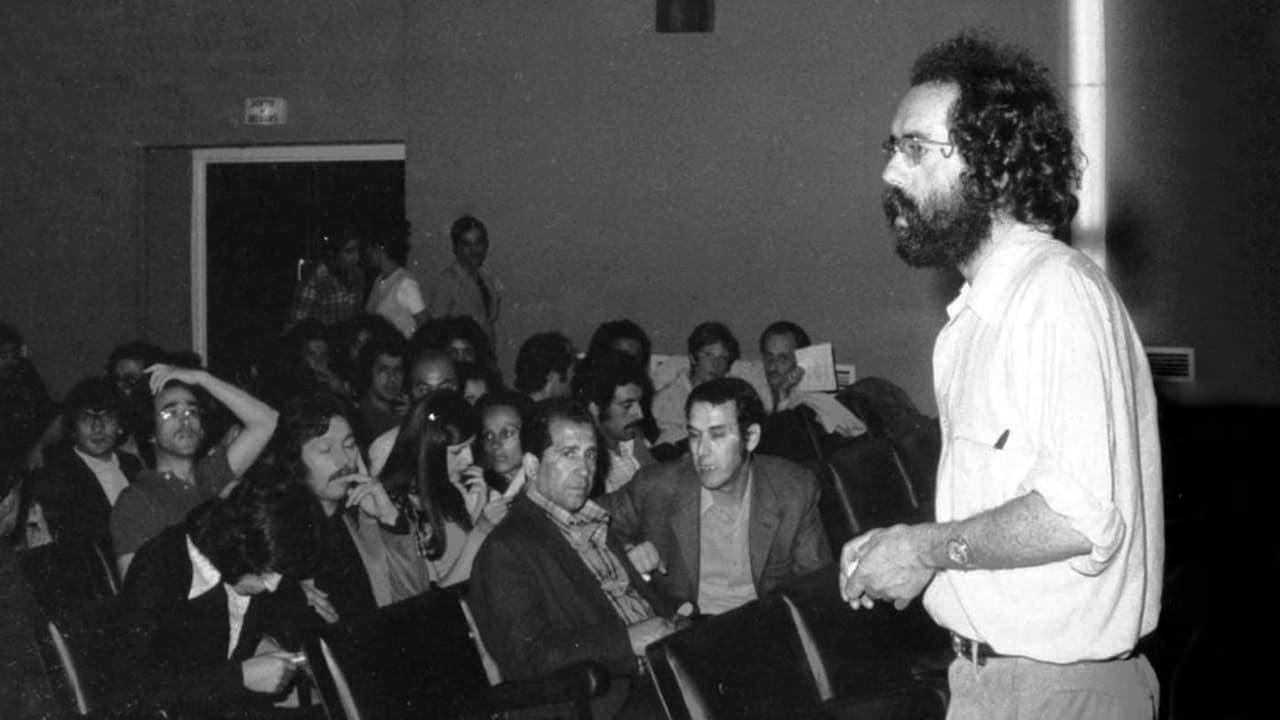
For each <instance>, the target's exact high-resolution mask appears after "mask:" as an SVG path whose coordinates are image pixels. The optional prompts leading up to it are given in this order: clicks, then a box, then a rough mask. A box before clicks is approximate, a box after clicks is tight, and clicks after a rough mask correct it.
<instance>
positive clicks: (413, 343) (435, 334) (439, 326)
mask: <svg viewBox="0 0 1280 720" xmlns="http://www.w3.org/2000/svg"><path fill="white" fill-rule="evenodd" d="M409 349H410V352H412V353H414V354H416V353H418V352H421V351H422V350H428V349H429V350H444V351H446V352H448V353H449V354H450V355H452V356H453V361H454V362H457V363H480V364H481V365H485V366H488V367H491V366H494V365H495V359H494V356H493V345H492V343H490V342H489V336H487V335H485V334H484V329H483V328H481V327H480V325H479V324H478V323H476V321H475V320H473V319H472V318H470V317H468V316H466V315H450V316H446V317H433V318H431V319H430V320H428V321H426V322H424V323H422V326H421V327H419V328H418V329H417V331H416V332H414V334H413V338H411V339H410V340H409Z"/></svg>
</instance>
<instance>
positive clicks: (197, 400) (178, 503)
mask: <svg viewBox="0 0 1280 720" xmlns="http://www.w3.org/2000/svg"><path fill="white" fill-rule="evenodd" d="M147 373H148V374H149V375H150V380H149V386H150V388H151V392H152V395H153V401H152V409H153V413H152V415H151V416H150V417H149V418H147V419H148V420H149V421H150V422H151V423H152V424H153V428H152V429H151V440H152V442H153V443H154V445H155V458H156V463H155V467H154V468H153V469H151V470H145V471H143V472H140V473H138V476H137V478H136V479H134V481H133V483H132V484H131V485H130V486H129V487H127V488H125V489H124V490H122V491H121V492H120V495H119V497H118V498H116V504H115V506H114V507H113V508H112V510H111V543H112V547H113V548H114V549H115V553H116V563H117V565H118V566H119V569H120V576H121V577H124V575H125V573H126V572H127V571H128V569H129V563H130V562H131V561H132V560H133V555H134V553H136V552H137V551H138V549H139V548H140V547H142V545H143V543H145V542H146V541H148V540H150V539H151V538H153V537H155V536H156V535H159V534H160V531H161V530H164V529H165V528H166V527H168V526H170V525H175V524H177V523H179V522H182V520H183V519H185V518H186V516H187V513H188V512H190V511H191V510H192V509H194V508H195V507H196V506H197V505H199V504H200V503H202V502H204V501H205V500H209V499H212V498H213V497H214V496H216V495H218V494H219V493H220V492H222V491H223V490H224V489H225V488H226V487H227V486H228V485H230V484H231V483H232V482H234V481H235V480H237V479H239V477H240V476H241V475H243V474H244V473H245V471H246V470H248V469H249V467H250V466H251V465H253V463H254V462H255V461H256V460H257V459H258V455H259V454H261V453H262V450H263V448H265V447H266V446H267V443H268V442H269V441H270V440H271V434H272V433H274V432H275V429H276V419H277V417H278V413H276V411H275V410H274V409H272V408H271V406H269V405H267V404H266V403H264V402H262V401H261V400H259V399H257V398H255V397H253V396H252V395H250V394H249V393H247V392H245V391H244V390H241V389H240V388H238V387H236V386H234V385H232V384H231V383H228V382H226V381H224V380H221V379H219V378H217V377H214V376H213V375H211V374H209V373H208V372H206V371H204V370H202V369H200V368H191V367H177V366H174V365H152V366H151V367H149V368H147ZM205 393H207V394H208V395H209V396H212V397H213V399H214V400H216V401H218V402H220V403H222V404H223V405H224V406H225V407H226V408H227V409H228V410H230V411H231V414H232V415H234V416H235V418H236V420H237V421H239V423H240V429H239V431H238V432H237V433H236V435H235V439H233V440H232V441H231V442H230V443H226V444H223V443H219V444H217V445H216V446H215V447H214V448H213V450H211V451H210V452H209V453H208V454H207V455H205V456H203V457H200V452H201V450H202V449H203V446H204V416H205V408H204V404H203V403H202V402H201V396H203V395H204V394H205ZM141 434H143V435H146V434H147V433H146V432H143V433H141Z"/></svg>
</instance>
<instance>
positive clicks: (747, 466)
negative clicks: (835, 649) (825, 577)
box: [600, 377, 831, 615]
mask: <svg viewBox="0 0 1280 720" xmlns="http://www.w3.org/2000/svg"><path fill="white" fill-rule="evenodd" d="M685 408H686V409H685V414H686V416H687V417H688V432H689V453H688V456H687V457H681V458H677V459H675V460H671V461H668V462H665V463H661V464H658V465H652V466H649V467H646V468H642V469H641V470H640V471H639V472H638V473H636V477H635V479H633V480H632V481H631V482H630V483H628V484H627V485H625V486H624V487H623V488H622V489H621V490H619V491H618V492H615V493H610V494H609V495H606V496H604V497H602V498H601V499H600V505H601V506H602V507H604V508H605V509H606V510H608V511H609V514H610V515H611V516H612V518H613V521H612V524H611V526H610V529H611V530H613V531H616V532H617V533H618V537H619V538H621V539H622V540H623V541H624V542H626V543H628V544H629V545H631V546H632V547H631V551H630V553H631V557H632V561H633V562H635V563H636V564H637V566H638V567H639V568H640V569H641V570H642V571H645V572H649V571H656V574H654V575H653V576H652V577H653V584H654V589H655V590H657V591H658V593H659V594H660V595H662V596H663V597H665V598H667V599H668V600H669V601H670V602H671V603H672V604H673V605H676V606H678V605H680V604H683V603H685V602H688V603H691V604H693V605H694V606H695V607H696V608H697V610H698V611H699V612H700V613H702V614H706V615H712V614H716V613H721V612H725V611H728V610H732V609H734V608H736V607H738V606H740V605H744V604H746V603H748V602H750V601H751V600H754V599H755V598H756V597H758V596H760V595H763V594H765V593H767V592H769V591H770V590H773V589H774V588H777V587H779V586H780V585H782V584H784V583H786V582H787V581H789V580H792V579H794V578H797V577H800V576H801V575H805V574H807V573H809V572H812V571H814V570H817V569H818V568H820V567H822V566H823V565H826V564H828V563H830V562H831V551H830V549H829V548H828V546H827V539H826V536H825V535H824V534H823V530H822V524H821V521H820V519H819V517H818V483H817V480H815V479H814V477H813V475H812V473H810V472H809V471H808V470H805V469H804V468H802V467H800V466H799V465H796V464H795V463H792V462H790V461H789V460H783V459H782V458H776V457H769V456H766V455H755V454H753V453H752V451H753V450H755V449H756V446H757V445H759V443H760V427H761V423H762V422H763V421H764V406H763V403H762V402H761V401H760V396H759V394H757V393H756V391H755V388H753V387H752V386H751V384H750V383H748V382H747V381H746V380H742V379H741V378H735V377H722V378H718V379H716V380H708V381H707V382H705V383H702V384H701V385H698V386H697V387H695V388H693V391H692V392H691V393H690V394H689V400H688V401H687V403H686V404H685Z"/></svg>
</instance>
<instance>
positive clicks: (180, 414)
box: [160, 407, 201, 420]
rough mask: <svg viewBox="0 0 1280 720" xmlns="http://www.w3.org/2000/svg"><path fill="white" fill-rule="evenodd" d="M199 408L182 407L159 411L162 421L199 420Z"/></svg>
mask: <svg viewBox="0 0 1280 720" xmlns="http://www.w3.org/2000/svg"><path fill="white" fill-rule="evenodd" d="M200 415H201V413H200V408H198V407H183V408H165V409H163V410H161V411H160V418H161V419H162V420H173V419H174V418H182V419H183V420H199V419H200Z"/></svg>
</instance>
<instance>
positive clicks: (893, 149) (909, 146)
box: [880, 135, 956, 165]
mask: <svg viewBox="0 0 1280 720" xmlns="http://www.w3.org/2000/svg"><path fill="white" fill-rule="evenodd" d="M930 146H933V147H937V148H938V152H940V153H942V157H944V158H949V157H951V155H952V154H953V153H955V151H956V144H955V143H951V142H943V141H941V140H930V139H929V138H922V137H916V136H914V135H907V136H906V137H901V138H896V137H894V136H892V135H890V136H889V138H888V139H887V140H885V141H884V142H883V143H880V149H881V150H882V151H883V152H884V160H885V162H889V161H890V160H892V159H893V156H894V155H896V154H898V153H899V152H901V153H902V157H904V158H906V159H907V164H908V165H919V164H920V160H921V158H923V157H924V155H925V153H927V152H929V147H930Z"/></svg>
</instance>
